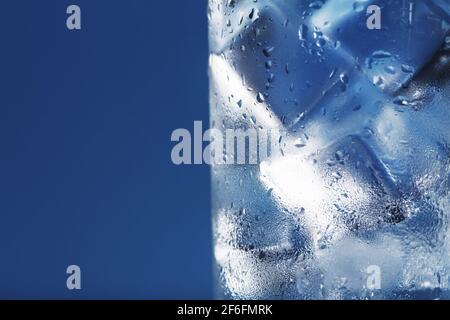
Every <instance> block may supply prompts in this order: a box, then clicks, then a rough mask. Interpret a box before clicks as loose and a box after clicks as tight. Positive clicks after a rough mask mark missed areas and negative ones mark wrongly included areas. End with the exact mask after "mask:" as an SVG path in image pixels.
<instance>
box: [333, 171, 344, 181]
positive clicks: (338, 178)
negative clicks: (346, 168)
mask: <svg viewBox="0 0 450 320" xmlns="http://www.w3.org/2000/svg"><path fill="white" fill-rule="evenodd" d="M331 175H332V176H333V178H335V179H336V180H340V179H342V174H340V173H339V172H338V171H334V172H333V173H332V174H331Z"/></svg>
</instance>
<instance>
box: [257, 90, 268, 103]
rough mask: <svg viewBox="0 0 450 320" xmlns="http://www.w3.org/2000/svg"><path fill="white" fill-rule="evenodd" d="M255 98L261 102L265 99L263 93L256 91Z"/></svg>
mask: <svg viewBox="0 0 450 320" xmlns="http://www.w3.org/2000/svg"><path fill="white" fill-rule="evenodd" d="M256 100H257V101H258V102H259V103H263V102H264V101H266V99H265V98H264V95H263V94H262V93H261V92H258V94H257V95H256Z"/></svg>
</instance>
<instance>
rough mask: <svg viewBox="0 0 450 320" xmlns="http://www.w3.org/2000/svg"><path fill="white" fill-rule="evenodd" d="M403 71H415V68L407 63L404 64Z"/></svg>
mask: <svg viewBox="0 0 450 320" xmlns="http://www.w3.org/2000/svg"><path fill="white" fill-rule="evenodd" d="M402 71H403V72H404V73H413V72H414V68H413V67H411V66H409V65H407V64H402Z"/></svg>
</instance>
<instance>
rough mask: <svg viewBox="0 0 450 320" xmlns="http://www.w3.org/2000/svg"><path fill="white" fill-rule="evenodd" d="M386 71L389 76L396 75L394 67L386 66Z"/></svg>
mask: <svg viewBox="0 0 450 320" xmlns="http://www.w3.org/2000/svg"><path fill="white" fill-rule="evenodd" d="M384 70H385V71H386V72H387V73H389V74H395V68H394V67H393V66H386V67H384Z"/></svg>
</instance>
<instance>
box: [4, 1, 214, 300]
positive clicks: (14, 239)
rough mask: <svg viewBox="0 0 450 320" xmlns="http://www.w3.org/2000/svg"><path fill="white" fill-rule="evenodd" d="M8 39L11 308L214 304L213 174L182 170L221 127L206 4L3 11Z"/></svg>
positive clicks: (22, 4) (85, 4) (7, 287)
mask: <svg viewBox="0 0 450 320" xmlns="http://www.w3.org/2000/svg"><path fill="white" fill-rule="evenodd" d="M69 4H77V5H79V6H80V7H81V10H82V30H81V31H76V32H73V31H72V32H71V31H68V30H67V28H66V17H67V15H66V8H67V6H68V5H69ZM0 40H1V46H0V110H1V112H0V146H1V151H0V254H1V258H0V298H63V299H71V298H89V299H90V298H139V299H141V298H142V299H152V298H163V299H165V298H210V297H211V294H212V275H211V261H212V258H211V251H212V249H211V232H210V212H209V207H210V191H209V168H208V167H207V166H183V167H176V166H174V165H173V164H172V163H171V161H170V150H171V147H172V145H173V144H172V143H171V142H170V134H171V132H172V130H174V129H176V128H179V127H184V128H191V127H192V126H193V121H194V120H203V121H206V122H207V121H208V83H207V81H208V78H207V58H208V46H207V17H206V0H195V1H183V0H167V1H150V0H115V1H107V0H96V1H92V0H71V1H65V0H41V1H35V0H28V1H24V0H14V1H13V0H9V1H2V4H1V7H0ZM71 264H76V265H79V266H80V267H81V269H82V290H81V291H69V290H67V289H66V278H67V274H66V268H67V266H68V265H71Z"/></svg>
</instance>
